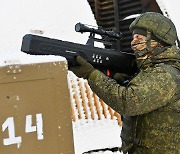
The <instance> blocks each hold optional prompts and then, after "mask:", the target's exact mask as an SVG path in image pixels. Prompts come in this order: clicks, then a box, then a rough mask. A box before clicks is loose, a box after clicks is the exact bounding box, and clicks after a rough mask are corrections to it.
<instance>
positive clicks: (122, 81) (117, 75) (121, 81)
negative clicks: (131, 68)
mask: <svg viewBox="0 0 180 154" xmlns="http://www.w3.org/2000/svg"><path fill="white" fill-rule="evenodd" d="M113 78H114V79H115V80H116V81H117V82H118V83H119V84H122V85H123V84H125V82H126V81H127V80H128V79H129V78H130V76H129V75H127V74H123V73H115V74H114V76H113Z"/></svg>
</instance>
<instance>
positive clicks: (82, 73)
mask: <svg viewBox="0 0 180 154" xmlns="http://www.w3.org/2000/svg"><path fill="white" fill-rule="evenodd" d="M76 61H77V62H78V64H79V66H72V67H70V70H71V71H72V72H73V73H74V74H76V76H78V77H79V78H84V79H88V77H89V76H90V74H91V73H92V72H93V71H94V70H95V68H94V67H93V66H92V65H91V64H90V63H88V62H87V61H86V60H85V59H83V58H82V57H81V56H77V57H76Z"/></svg>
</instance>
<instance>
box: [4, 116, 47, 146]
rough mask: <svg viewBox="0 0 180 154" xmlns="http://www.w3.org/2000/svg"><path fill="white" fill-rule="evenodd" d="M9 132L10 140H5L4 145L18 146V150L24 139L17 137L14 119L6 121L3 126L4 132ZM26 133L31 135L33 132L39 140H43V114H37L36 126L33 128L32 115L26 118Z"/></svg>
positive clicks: (10, 118)
mask: <svg viewBox="0 0 180 154" xmlns="http://www.w3.org/2000/svg"><path fill="white" fill-rule="evenodd" d="M6 129H7V130H8V135H9V137H8V138H5V139H3V144H4V145H12V144H17V146H18V148H19V147H20V144H21V143H22V137H21V136H15V123H14V117H9V118H7V119H6V121H5V122H4V123H3V124H2V131H3V132H4V131H5V130H6ZM25 132H26V133H31V132H37V139H38V140H43V139H44V136H43V118H42V114H41V113H40V114H36V126H32V115H27V116H26V124H25Z"/></svg>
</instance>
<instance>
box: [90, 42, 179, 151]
mask: <svg viewBox="0 0 180 154" xmlns="http://www.w3.org/2000/svg"><path fill="white" fill-rule="evenodd" d="M88 82H89V84H90V86H91V88H92V90H93V91H94V92H95V93H96V94H97V95H98V96H99V97H100V98H101V99H102V100H104V102H106V103H107V104H108V105H109V106H111V107H112V108H113V109H114V110H115V111H117V112H119V113H120V114H121V115H128V116H138V121H137V125H136V137H138V138H139V139H140V140H141V141H142V143H141V146H139V147H137V148H136V149H135V152H134V153H142V154H143V153H146V154H148V153H159V154H161V153H163V154H164V153H175V154H176V153H177V154H178V153H180V51H179V49H178V48H177V47H175V46H172V47H171V48H168V49H167V50H166V51H165V52H163V53H161V54H159V55H157V56H156V57H154V58H153V59H148V60H146V61H145V62H144V63H143V65H142V67H141V70H140V72H139V73H138V74H137V75H136V76H135V77H134V78H133V79H132V80H131V81H130V82H129V84H128V85H127V86H126V87H125V86H121V85H119V84H118V83H117V82H116V81H115V80H113V79H111V78H109V77H107V76H105V75H104V74H103V73H101V72H99V71H98V70H95V71H94V72H93V73H92V74H91V75H90V77H89V79H88Z"/></svg>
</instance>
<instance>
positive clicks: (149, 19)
mask: <svg viewBox="0 0 180 154" xmlns="http://www.w3.org/2000/svg"><path fill="white" fill-rule="evenodd" d="M135 28H139V29H146V30H148V31H150V32H151V33H153V35H154V36H156V37H157V38H158V39H160V40H161V41H163V42H165V43H167V44H170V45H174V44H175V41H176V40H177V32H176V28H175V26H174V24H173V22H172V21H171V20H170V19H168V18H167V17H165V16H163V15H162V14H160V13H157V12H146V13H143V14H142V15H140V16H139V17H137V18H136V19H135V20H134V21H133V22H132V23H131V25H130V30H131V31H133V29H135Z"/></svg>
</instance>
